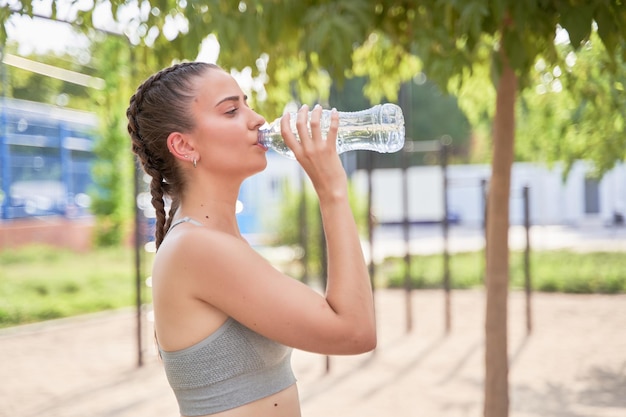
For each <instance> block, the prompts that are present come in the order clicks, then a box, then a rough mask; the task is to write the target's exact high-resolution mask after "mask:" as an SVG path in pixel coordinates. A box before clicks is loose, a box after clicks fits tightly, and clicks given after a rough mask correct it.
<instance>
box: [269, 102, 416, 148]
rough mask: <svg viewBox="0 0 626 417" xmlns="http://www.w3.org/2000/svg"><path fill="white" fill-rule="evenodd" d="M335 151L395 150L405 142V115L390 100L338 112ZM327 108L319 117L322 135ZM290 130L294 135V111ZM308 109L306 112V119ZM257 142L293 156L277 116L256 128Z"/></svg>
mask: <svg viewBox="0 0 626 417" xmlns="http://www.w3.org/2000/svg"><path fill="white" fill-rule="evenodd" d="M338 113H339V129H338V131H337V153H343V152H347V151H354V150H367V151H375V152H380V153H392V152H397V151H399V150H400V149H402V147H403V146H404V115H403V114H402V109H401V108H400V107H399V106H397V105H395V104H391V103H385V104H377V105H376V106H374V107H372V108H370V109H367V110H361V111H356V112H341V111H340V112H338ZM330 114H331V111H330V110H322V117H321V120H320V124H321V128H322V137H324V138H326V135H327V134H328V129H329V127H330ZM290 116H291V120H290V123H291V130H292V131H293V133H294V135H295V136H296V139H298V140H299V138H298V131H297V129H296V113H290ZM310 119H311V112H309V120H310ZM259 143H260V144H261V145H263V146H265V147H266V148H268V149H272V150H274V151H275V152H277V153H279V154H280V155H283V156H286V157H288V158H292V159H295V156H294V154H293V152H292V151H291V149H289V147H288V146H287V144H286V143H285V141H284V140H283V137H282V135H281V134H280V118H278V119H276V120H274V121H273V122H272V123H271V124H269V127H267V128H265V129H261V130H259Z"/></svg>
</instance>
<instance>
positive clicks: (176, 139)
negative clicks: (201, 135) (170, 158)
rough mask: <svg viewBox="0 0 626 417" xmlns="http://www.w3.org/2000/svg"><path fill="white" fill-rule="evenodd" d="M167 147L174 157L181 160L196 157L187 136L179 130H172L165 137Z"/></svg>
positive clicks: (190, 159)
mask: <svg viewBox="0 0 626 417" xmlns="http://www.w3.org/2000/svg"><path fill="white" fill-rule="evenodd" d="M167 148H168V149H169V151H170V153H171V154H172V155H174V157H175V158H177V159H180V160H182V161H193V160H194V159H198V156H197V155H196V150H195V148H194V146H193V144H191V143H190V142H189V140H187V137H186V136H185V135H184V134H182V133H180V132H172V133H170V135H169V136H168V137H167Z"/></svg>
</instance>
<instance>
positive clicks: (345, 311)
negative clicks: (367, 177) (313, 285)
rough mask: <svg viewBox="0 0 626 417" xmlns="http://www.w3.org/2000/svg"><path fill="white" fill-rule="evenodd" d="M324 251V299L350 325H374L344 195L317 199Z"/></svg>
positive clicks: (369, 288)
mask: <svg viewBox="0 0 626 417" xmlns="http://www.w3.org/2000/svg"><path fill="white" fill-rule="evenodd" d="M320 209H321V213H322V222H323V225H324V232H325V235H326V245H327V251H328V271H327V278H328V279H327V286H326V300H327V302H328V304H329V305H330V307H331V308H332V309H333V311H335V313H336V314H337V315H338V316H339V318H340V319H341V320H345V322H346V323H347V324H348V325H350V326H357V327H359V328H370V329H371V328H375V319H374V305H373V295H372V286H371V281H370V277H369V273H368V268H367V265H366V264H365V259H364V258H363V250H362V248H361V242H360V240H359V235H358V230H357V226H356V223H355V221H354V216H353V214H352V210H351V208H350V205H349V202H348V197H347V194H338V195H334V196H332V197H327V198H325V199H324V200H323V201H322V200H321V201H320Z"/></svg>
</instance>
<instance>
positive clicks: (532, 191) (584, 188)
mask: <svg viewBox="0 0 626 417" xmlns="http://www.w3.org/2000/svg"><path fill="white" fill-rule="evenodd" d="M590 172H591V170H590V166H589V164H587V163H584V162H578V163H576V164H574V166H573V168H572V170H571V171H570V173H569V174H568V176H567V177H566V178H563V170H562V168H561V167H560V166H559V165H555V166H554V167H553V168H550V167H547V166H545V165H542V164H534V163H515V164H514V166H513V169H512V173H511V194H510V221H511V224H514V225H515V224H523V222H524V201H523V188H524V187H526V186H527V187H529V204H530V221H531V224H533V225H572V226H577V225H582V224H587V223H598V224H610V223H612V222H614V221H615V214H616V213H618V214H620V215H622V216H623V215H624V214H626V213H625V210H626V165H624V164H619V165H617V166H616V167H615V168H614V169H613V170H611V171H610V172H608V173H606V174H605V175H604V177H603V178H602V179H600V180H594V179H591V178H589V173H590ZM490 173H491V167H490V166H489V165H450V166H449V167H448V170H447V175H448V192H447V198H448V208H449V211H450V212H451V213H452V214H454V215H455V216H456V217H458V219H459V221H460V222H461V223H462V224H466V225H480V224H482V222H483V212H484V204H485V202H484V199H483V189H484V187H485V184H488V181H489V177H490ZM302 175H303V174H302V171H301V169H300V167H299V165H298V164H297V162H295V161H293V160H290V159H287V158H284V157H281V156H278V155H276V154H273V153H268V167H267V169H266V171H264V172H263V173H261V174H259V175H256V176H255V177H253V178H251V179H249V180H247V181H246V182H245V183H244V186H243V187H242V193H241V196H240V200H241V201H242V203H243V210H242V212H241V213H240V221H241V223H242V231H243V232H244V233H248V234H257V233H259V234H266V233H271V230H266V229H265V227H266V226H265V225H266V224H268V222H267V220H268V219H271V218H272V216H276V215H278V214H279V213H280V210H279V207H280V205H281V203H282V201H283V197H284V196H283V186H284V185H285V184H288V185H289V186H293V187H298V186H299V184H300V181H301V178H302ZM351 179H352V181H353V183H354V185H355V186H356V189H357V190H358V191H359V192H360V193H361V194H362V195H363V196H364V198H365V195H366V192H367V174H366V172H364V171H356V172H355V173H354V174H353V175H352V177H351ZM403 184H404V181H403V177H402V170H401V169H385V170H382V169H381V170H375V171H374V172H373V175H372V187H373V191H372V204H373V210H374V215H375V216H376V218H377V220H378V222H379V223H386V222H389V223H397V222H401V221H402V220H403V218H404V209H403V207H404V203H403V189H404V185H403ZM407 184H408V187H407V188H408V219H409V221H411V222H415V223H420V222H424V223H431V222H438V221H441V219H442V218H443V205H444V203H443V201H444V199H443V171H442V168H441V167H439V166H424V167H411V168H409V169H408V170H407Z"/></svg>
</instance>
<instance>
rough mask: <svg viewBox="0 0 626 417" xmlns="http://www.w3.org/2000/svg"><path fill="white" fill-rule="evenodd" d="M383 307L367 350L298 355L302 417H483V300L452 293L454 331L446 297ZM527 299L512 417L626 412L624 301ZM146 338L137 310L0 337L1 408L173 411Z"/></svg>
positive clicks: (387, 298) (121, 415)
mask: <svg viewBox="0 0 626 417" xmlns="http://www.w3.org/2000/svg"><path fill="white" fill-rule="evenodd" d="M408 299H410V300H411V303H410V304H408V303H407V300H408ZM376 304H377V312H378V327H379V345H378V347H377V349H376V350H375V351H374V352H373V353H368V354H364V355H358V356H353V357H329V358H327V357H325V356H320V355H315V354H310V353H305V352H300V351H295V352H294V355H293V367H294V371H295V373H296V376H297V377H298V380H299V389H300V395H301V400H302V409H303V416H304V417H321V416H324V417H369V416H372V417H374V416H376V417H379V416H394V417H409V416H411V417H413V416H426V417H434V416H437V417H442V416H443V417H457V416H458V417H465V416H473V417H478V416H481V415H482V403H483V379H484V361H485V358H484V343H483V339H484V330H483V326H484V304H485V294H484V293H483V292H482V291H474V290H473V291H455V292H453V293H452V294H451V305H452V314H451V324H452V327H451V330H450V332H448V333H446V332H445V325H444V323H445V320H444V305H445V303H444V294H443V292H442V291H436V290H432V291H431V290H429V291H414V292H412V293H411V296H410V298H409V297H407V295H406V293H404V292H403V291H402V290H377V292H376ZM409 306H410V307H409ZM531 306H532V321H533V323H532V324H533V329H532V332H531V333H530V334H528V333H527V331H526V319H525V297H524V295H523V294H522V293H517V292H514V293H511V295H510V297H509V323H510V324H509V328H510V329H509V354H510V375H509V380H510V397H511V405H510V416H513V417H540V416H541V417H546V416H554V417H624V416H626V295H611V296H608V295H584V296H583V295H563V294H539V293H538V294H534V295H533V298H532V303H531ZM408 311H410V317H411V321H410V323H411V327H412V328H411V329H408V324H409V321H408V319H407V317H409V314H407V312H408ZM150 333H151V329H150V327H149V325H147V324H146V325H144V335H143V338H142V340H143V345H144V353H143V359H144V364H143V366H141V367H139V366H137V362H138V360H137V358H138V354H137V336H136V334H137V327H136V316H135V313H134V311H133V310H124V311H116V312H109V313H103V314H97V315H89V316H82V317H78V318H73V319H66V320H59V321H51V322H47V323H41V324H37V325H30V326H20V327H15V328H11V329H5V330H2V331H0V381H1V382H0V416H1V417H9V416H10V417H33V416H46V417H77V416H90V417H105V416H106V417H113V416H115V417H130V416H133V417H138V416H139V417H142V416H163V417H165V416H172V417H173V416H177V415H178V414H177V407H176V403H175V400H174V397H173V395H172V394H171V392H170V390H169V387H168V385H167V381H166V379H165V376H164V373H163V370H162V367H161V364H160V363H159V362H158V360H157V358H156V355H155V352H154V347H153V346H152V344H151V342H150V336H149V334H150ZM327 367H328V369H327Z"/></svg>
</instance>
